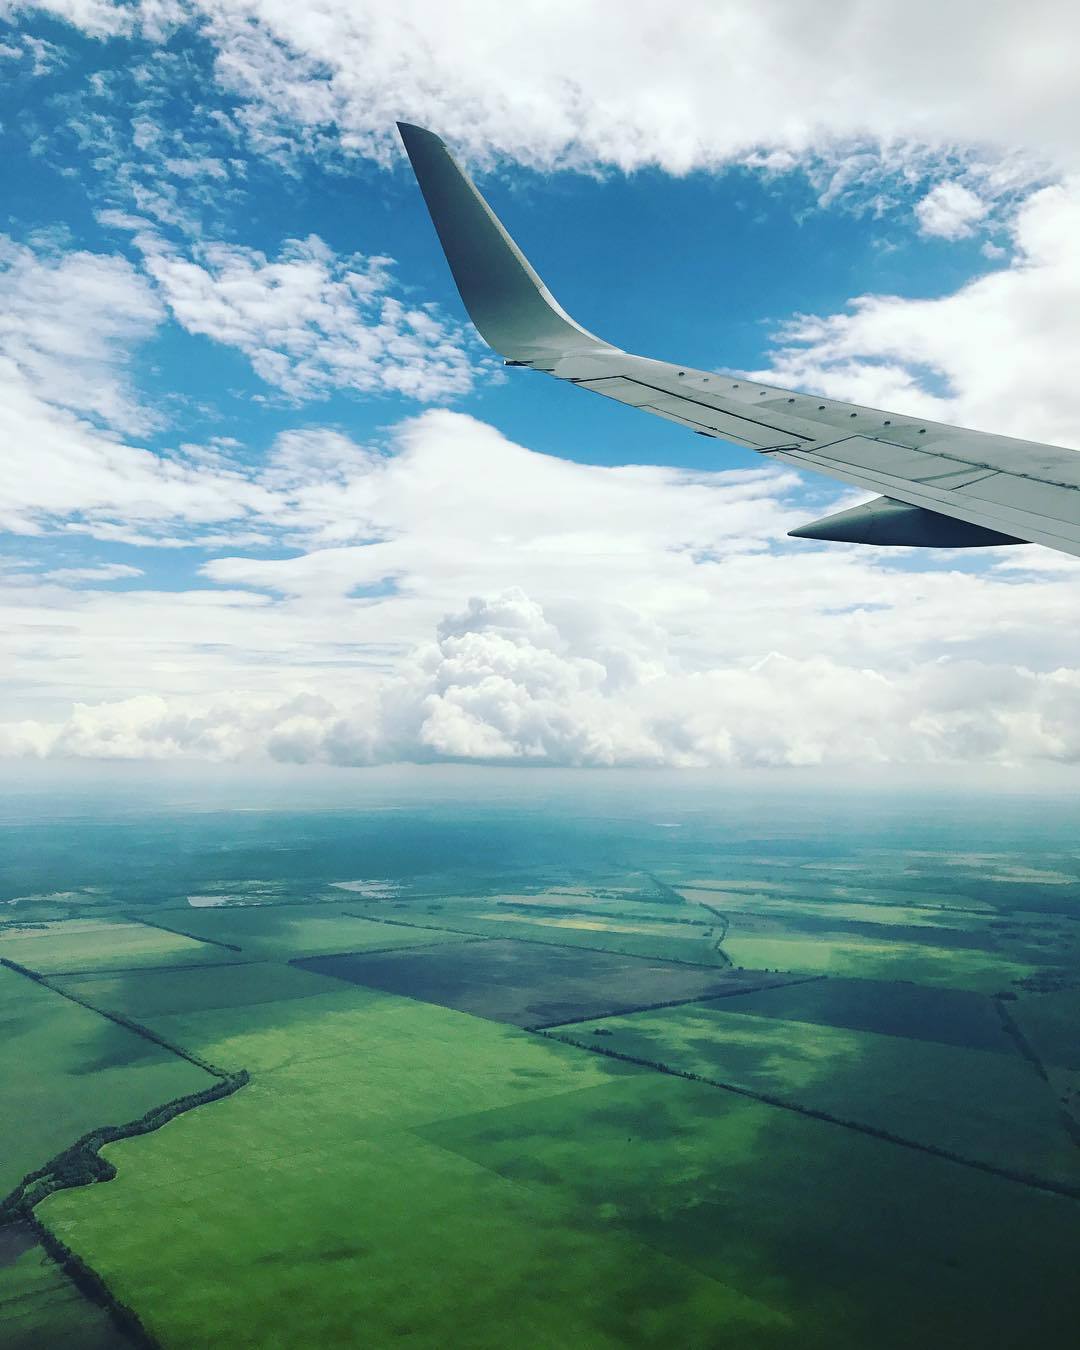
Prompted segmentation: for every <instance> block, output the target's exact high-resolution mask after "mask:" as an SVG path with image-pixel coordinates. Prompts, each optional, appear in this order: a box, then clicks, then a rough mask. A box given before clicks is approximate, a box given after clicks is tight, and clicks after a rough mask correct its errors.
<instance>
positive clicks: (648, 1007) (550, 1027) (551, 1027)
mask: <svg viewBox="0 0 1080 1350" xmlns="http://www.w3.org/2000/svg"><path fill="white" fill-rule="evenodd" d="M828 978H829V977H828V976H827V975H796V976H793V977H792V978H791V979H790V980H784V981H782V982H781V983H779V984H754V985H749V986H747V987H746V988H745V989H739V988H735V989H725V990H723V991H721V992H720V993H716V994H699V995H697V997H691V998H669V999H664V1001H663V1002H661V1003H642V1004H639V1005H638V1006H637V1007H634V1008H621V1009H620V1010H619V1011H618V1012H602V1013H593V1014H590V1015H589V1016H588V1017H566V1018H563V1020H562V1021H560V1022H538V1023H537V1024H536V1025H535V1026H531V1027H525V1028H524V1030H525V1031H557V1030H558V1029H559V1027H573V1026H579V1025H580V1024H581V1023H583V1022H603V1021H606V1019H607V1018H609V1017H633V1016H634V1014H635V1013H643V1012H658V1011H659V1010H660V1009H661V1008H681V1007H684V1006H686V1005H687V1004H689V1003H719V1002H721V1001H722V1000H723V999H725V998H738V997H739V996H740V995H741V994H760V993H761V992H762V991H763V990H766V989H787V988H788V987H789V986H790V985H793V984H812V983H814V982H815V981H817V980H827V979H828ZM574 1044H577V1042H576V1041H575V1042H574Z"/></svg>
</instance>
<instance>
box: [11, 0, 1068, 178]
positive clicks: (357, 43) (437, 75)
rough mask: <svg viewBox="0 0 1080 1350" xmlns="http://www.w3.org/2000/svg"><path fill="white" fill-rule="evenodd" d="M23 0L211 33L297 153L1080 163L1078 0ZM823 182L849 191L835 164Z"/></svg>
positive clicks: (262, 112) (225, 71) (281, 141)
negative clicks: (949, 0)
mask: <svg viewBox="0 0 1080 1350" xmlns="http://www.w3.org/2000/svg"><path fill="white" fill-rule="evenodd" d="M7 8H8V9H9V11H12V10H14V11H15V12H20V11H21V12H27V11H30V10H32V9H33V8H38V9H44V10H46V11H48V12H50V13H52V14H54V15H59V16H61V17H64V18H67V19H68V20H69V21H70V22H72V23H74V24H76V25H78V26H80V27H82V28H83V29H84V31H87V32H88V33H90V34H92V35H93V36H96V37H104V36H108V35H111V34H120V33H125V32H134V31H136V30H138V31H140V32H141V33H142V34H143V35H145V36H147V37H149V38H150V39H151V40H159V41H160V40H161V39H162V38H164V37H166V36H168V35H169V34H170V33H171V32H172V31H173V29H174V27H175V26H176V25H178V24H182V23H186V24H187V25H188V27H189V29H191V30H196V29H197V30H198V31H199V32H200V33H201V34H203V35H205V36H206V37H208V38H209V40H210V41H211V43H212V44H213V47H214V49H215V51H216V76H217V79H218V82H219V84H220V85H221V86H222V88H223V89H225V90H226V91H228V92H229V93H230V94H231V95H234V96H238V97H239V99H240V100H241V107H240V109H239V113H238V121H239V123H240V124H241V125H243V126H244V127H245V129H246V131H247V134H248V135H249V137H250V138H251V141H252V143H253V144H254V145H255V146H256V148H258V149H259V150H261V151H262V152H264V153H266V154H268V155H270V156H272V157H275V158H278V159H287V158H289V157H290V156H292V155H294V154H295V153H296V152H297V151H298V150H300V151H304V150H306V151H311V152H315V153H323V152H325V153H327V154H337V153H339V152H340V151H341V150H343V149H344V150H345V152H346V153H359V154H362V155H367V156H373V157H375V158H378V159H382V160H384V161H386V160H388V159H390V158H392V157H393V156H394V155H395V154H396V153H397V149H396V146H395V142H394V132H393V123H394V120H395V119H397V118H406V119H408V120H413V121H420V122H424V123H427V124H429V125H431V126H433V127H435V128H437V129H439V130H441V131H442V132H443V133H444V134H445V135H446V136H448V137H449V138H450V139H452V140H453V141H454V142H455V143H457V144H458V145H460V146H462V147H463V148H464V149H465V151H466V152H467V153H469V154H470V155H475V156H478V157H480V158H487V157H489V156H490V155H491V154H492V153H495V154H498V155H507V156H510V157H512V158H514V159H517V160H525V161H528V162H531V163H534V164H537V165H540V166H550V165H552V164H556V163H564V164H565V163H569V164H575V165H579V166H592V165H595V164H597V163H603V164H612V165H617V166H619V167H621V168H625V169H633V168H638V167H640V166H642V165H644V164H657V165H659V166H661V167H662V168H664V169H666V170H669V171H672V172H677V173H681V172H686V171H687V170H689V169H692V168H700V167H710V166H715V165H718V164H721V163H725V162H731V161H737V160H741V159H744V158H747V157H750V158H753V159H754V161H755V162H758V163H761V164H767V165H769V166H770V167H772V168H774V169H775V168H783V167H787V163H788V161H786V160H785V158H784V157H785V156H794V157H797V158H800V159H802V158H805V157H806V156H808V155H809V156H813V155H814V154H817V155H820V156H823V157H824V159H825V161H827V162H828V163H829V164H831V165H832V168H833V169H834V170H839V169H841V168H842V166H843V165H844V164H845V163H846V164H847V165H848V166H849V167H850V165H851V163H852V162H854V161H853V155H852V151H853V150H854V149H856V148H861V149H863V150H867V151H869V153H868V154H867V155H865V156H864V157H863V158H862V160H861V167H860V170H859V172H860V174H861V175H862V176H863V177H866V176H867V175H870V176H873V175H874V174H875V173H876V172H877V170H878V169H880V166H881V163H882V162H885V163H887V164H889V165H890V166H892V167H897V166H912V165H918V164H919V163H921V162H923V161H924V160H925V157H926V154H927V152H930V153H931V154H932V155H939V156H943V157H945V158H948V157H950V156H955V154H956V152H957V150H958V148H960V149H961V151H962V153H964V154H965V156H966V157H967V158H969V159H970V160H971V164H970V166H969V168H970V169H971V171H973V172H975V173H977V174H981V176H982V177H983V178H984V179H985V182H986V185H987V187H988V189H990V190H992V189H993V184H994V182H995V180H1000V179H1001V178H1002V176H1003V175H1004V176H1006V177H1007V176H1008V175H1009V173H1013V174H1015V173H1016V172H1018V171H1019V172H1020V173H1021V174H1022V175H1027V176H1029V175H1030V172H1031V162H1030V161H1031V157H1032V153H1033V154H1034V156H1036V157H1038V158H1040V159H1041V158H1042V157H1043V156H1045V157H1047V158H1048V159H1049V160H1050V161H1051V162H1056V163H1057V164H1059V165H1062V166H1066V167H1074V168H1075V167H1078V159H1077V154H1078V152H1077V143H1076V138H1075V136H1074V135H1073V134H1072V128H1073V127H1074V126H1075V125H1076V124H1077V122H1078V121H1080V106H1078V99H1080V92H1078V89H1077V85H1076V81H1075V78H1074V76H1075V72H1074V62H1073V59H1072V54H1073V52H1074V51H1075V48H1076V41H1077V35H1078V24H1080V20H1078V19H1077V17H1076V15H1075V14H1074V12H1073V11H1072V10H1071V9H1069V8H1067V7H1063V6H1062V5H1061V4H1060V3H1059V0H1030V3H1028V4H1027V5H1025V6H1024V7H1023V8H1022V9H1021V8H1019V7H1017V6H1016V5H1009V4H1004V3H991V4H987V5H983V6H982V7H981V8H980V10H979V16H978V23H973V22H972V19H971V14H970V12H969V10H968V9H967V8H965V7H963V6H949V5H944V6H943V5H941V4H938V3H933V2H932V0H903V2H901V0H878V3H875V4H873V5H868V4H867V3H866V0H836V3H834V4H833V5H831V6H830V8H829V13H828V16H827V19H823V18H822V16H821V14H820V13H818V12H817V11H811V10H809V9H808V8H807V7H806V6H805V5H800V4H797V3H794V0H729V3H725V4H723V5H717V4H715V3H713V0H686V2H685V3H684V4H682V5H680V7H679V9H678V11H677V12H675V13H669V12H667V11H664V10H661V9H658V8H657V7H656V5H655V4H653V3H651V0H626V3H624V4H623V5H621V6H620V10H619V21H618V22H617V23H613V22H612V21H611V15H610V13H609V12H608V11H607V10H606V9H605V8H604V7H603V6H600V5H596V4H578V5H569V4H562V5H551V4H546V5H539V4H530V3H522V4H505V3H502V0H461V2H460V3H458V4H455V5H451V6H447V5H445V4H441V3H438V0H397V3H395V4H392V5H391V4H386V3H381V0H319V3H318V4H308V5H295V4H291V3H288V2H287V0H242V2H240V3H238V2H237V0H187V3H182V2H181V0H142V3H141V4H140V3H134V4H128V3H126V0H125V3H114V4H109V3H107V0H45V3H42V4H39V5H37V6H34V5H31V4H29V3H25V4H20V5H16V6H11V5H8V6H7ZM1003 52H1004V53H1008V70H1009V78H1008V79H1007V80H1003V79H1002V78H1001V61H1002V53H1003ZM823 72H828V74H827V76H826V77H824V78H823ZM1015 151H1019V152H1020V154H1021V155H1022V156H1023V157H1024V158H1025V160H1026V161H1027V162H1026V164H1025V166H1024V167H1023V168H1021V167H1020V166H1019V164H1018V162H1017V160H1016V159H1015V156H1014V154H1013V152H1015ZM968 152H971V153H970V154H969V153H968ZM875 161H876V165H875ZM823 181H824V190H825V191H826V192H827V193H829V194H832V195H835V194H836V193H837V192H838V191H839V190H840V188H841V185H840V184H839V183H837V182H835V181H833V174H831V173H827V174H826V175H825V179H824V180H823ZM846 188H847V190H852V189H854V190H858V185H857V184H851V183H848V184H847V185H846ZM871 195H872V194H871Z"/></svg>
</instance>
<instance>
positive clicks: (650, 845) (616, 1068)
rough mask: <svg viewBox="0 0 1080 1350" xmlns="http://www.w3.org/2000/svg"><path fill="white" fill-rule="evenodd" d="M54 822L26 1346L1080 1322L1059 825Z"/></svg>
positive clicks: (846, 1337) (1077, 1070) (1010, 1338)
mask: <svg viewBox="0 0 1080 1350" xmlns="http://www.w3.org/2000/svg"><path fill="white" fill-rule="evenodd" d="M9 805H10V803H9ZM778 808H779V809H778ZM53 812H54V808H53V807H52V806H46V804H45V803H42V802H40V801H39V802H38V803H37V805H36V806H34V807H33V808H32V809H31V810H29V811H28V810H27V807H26V804H25V803H21V804H20V808H19V811H18V821H17V822H16V821H15V820H14V819H13V816H12V813H11V811H10V810H9V811H8V812H7V813H6V814H5V819H4V821H3V830H4V846H5V853H6V856H8V857H9V858H12V859H13V860H14V866H13V867H12V869H11V872H12V877H11V878H10V879H5V882H4V885H5V891H4V894H3V896H2V897H0V899H2V900H3V901H4V905H3V911H2V913H3V918H2V920H0V961H2V966H0V997H2V1000H3V1001H2V1007H3V1018H4V1028H5V1034H4V1036H3V1038H2V1039H0V1061H2V1062H0V1069H2V1074H3V1079H4V1081H5V1083H7V1084H12V1083H13V1084H14V1085H15V1090H14V1091H13V1092H10V1093H7V1094H5V1108H6V1109H8V1110H10V1112H11V1116H10V1118H9V1119H6V1120H5V1121H4V1123H3V1132H4V1138H5V1141H6V1142H7V1141H11V1143H12V1144H13V1145H14V1147H10V1146H9V1147H8V1148H6V1149H5V1155H4V1158H3V1175H2V1185H3V1188H4V1190H5V1193H6V1195H7V1198H6V1200H5V1201H4V1204H3V1209H2V1211H0V1213H2V1215H3V1219H4V1224H3V1226H2V1227H0V1253H2V1258H0V1259H2V1265H0V1324H2V1325H3V1327H4V1329H5V1333H4V1344H5V1346H13V1347H15V1346H17V1347H30V1346H32V1345H42V1344H47V1345H57V1346H72V1347H114V1346H126V1345H165V1346H184V1347H188V1346H197V1345H203V1344H205V1343H206V1340H205V1337H206V1328H207V1327H208V1326H212V1327H213V1328H214V1329H215V1336H216V1337H217V1338H219V1341H220V1343H224V1344H229V1345H298V1344H337V1343H354V1341H363V1342H368V1343H372V1344H387V1343H391V1342H394V1343H396V1342H399V1341H400V1342H402V1343H405V1344H417V1345H420V1344H424V1345H430V1344H436V1343H439V1342H440V1341H442V1340H443V1338H444V1337H446V1336H448V1335H449V1334H450V1333H449V1332H448V1330H447V1328H448V1326H450V1325H452V1326H453V1328H454V1330H453V1334H452V1337H451V1339H452V1340H453V1342H454V1343H455V1344H468V1345H491V1346H495V1345H500V1344H506V1343H507V1340H508V1339H512V1338H514V1337H523V1338H524V1339H525V1341H526V1343H528V1344H558V1345H589V1346H593V1345H595V1346H609V1345H635V1346H638V1345H640V1346H660V1345H671V1344H685V1345H698V1344H721V1343H722V1344H732V1345H747V1346H773V1345H775V1346H778V1347H779V1346H789V1345H790V1346H794V1345H802V1346H806V1345H813V1346H818V1345H820V1346H852V1347H856V1346H866V1345H868V1344H874V1345H882V1346H897V1347H899V1346H907V1345H911V1344H913V1343H915V1342H917V1341H921V1342H922V1343H929V1344H947V1343H975V1342H977V1343H979V1344H981V1345H985V1346H1010V1345H1015V1344H1018V1343H1020V1340H1021V1339H1022V1338H1025V1337H1030V1338H1031V1343H1033V1344H1040V1345H1064V1344H1066V1343H1068V1341H1069V1336H1070V1331H1071V1329H1072V1328H1074V1327H1075V1319H1076V1315H1077V1312H1078V1311H1080V1305H1078V1301H1077V1295H1076V1291H1075V1282H1074V1280H1073V1278H1072V1276H1073V1272H1074V1265H1075V1253H1076V1250H1077V1245H1078V1242H1080V1041H1078V1038H1077V1036H1076V1018H1077V1014H1078V1012H1080V853H1078V852H1077V850H1076V848H1075V840H1074V836H1073V834H1072V831H1071V819H1072V812H1071V810H1070V809H1069V808H1068V807H1067V806H1063V805H1061V804H1058V805H1057V806H1054V805H1053V804H1047V803H1045V802H1039V801H1031V800H1027V801H1025V800H1023V799H1019V800H1017V801H1016V802H1014V803H1010V804H1009V815H1010V818H1011V825H1010V828H1009V829H1008V830H1006V831H1003V830H1002V829H1001V827H1000V823H999V813H1000V812H1001V803H989V804H987V803H984V804H983V805H981V806H980V805H979V804H978V803H976V804H972V803H971V802H970V801H968V802H965V803H959V804H958V803H957V802H955V801H949V800H945V801H941V802H936V803H934V804H933V806H931V807H927V806H925V805H922V804H920V803H918V802H914V801H912V800H910V799H909V800H903V799H898V800H896V801H894V802H892V803H891V804H890V805H888V806H884V805H882V804H880V803H879V804H878V805H877V806H876V807H875V808H874V810H873V811H872V812H869V813H868V811H867V808H866V807H865V805H861V804H859V803H858V802H853V801H852V800H851V799H849V798H847V797H844V796H843V795H842V794H841V795H839V796H837V797H835V798H834V799H832V800H830V801H828V802H825V803H822V804H820V806H819V809H818V810H815V811H812V812H811V811H808V810H807V809H805V808H804V809H801V810H800V809H799V808H798V807H797V806H793V804H792V802H790V801H785V800H783V799H781V800H780V801H779V802H778V801H777V800H775V799H772V798H769V797H766V798H765V799H764V800H762V801H759V802H757V803H754V804H750V803H748V802H746V801H739V800H736V799H734V798H733V797H731V796H730V794H725V793H723V792H721V793H719V794H716V793H713V794H709V793H705V792H702V791H701V790H697V791H696V792H692V793H690V794H689V795H688V794H687V793H681V794H680V793H676V794H674V797H673V798H672V799H669V801H668V805H667V819H664V820H657V819H653V818H652V817H653V816H654V815H655V812H648V811H645V812H644V814H643V813H642V808H641V806H640V804H639V803H637V802H636V801H635V799H634V796H633V794H630V795H628V796H626V797H625V799H619V797H618V795H617V794H616V796H615V797H614V798H612V797H611V796H610V795H608V796H606V797H605V798H604V799H603V800H601V801H599V802H594V803H592V804H591V806H589V805H588V804H587V803H586V805H585V806H584V807H582V806H581V805H580V804H579V807H578V809H577V810H575V811H573V812H569V811H567V810H566V809H565V808H561V807H559V806H552V805H550V804H547V803H546V802H545V801H544V800H543V799H542V798H541V799H538V800H536V801H533V802H531V803H521V802H512V803H505V802H504V803H503V804H501V805H500V804H498V803H495V802H492V803H490V804H484V803H474V804H472V805H471V806H468V807H464V806H458V805H455V804H453V803H452V802H448V801H443V802H436V803H418V802H417V801H416V800H415V799H409V798H408V796H407V795H406V796H405V797H403V798H401V799H399V800H397V801H395V802H392V803H388V804H387V806H386V807H385V808H377V809H372V808H371V807H370V806H358V807H357V808H355V809H338V810H333V811H327V810H320V809H310V810H292V811H283V810H280V809H269V808H265V809H256V810H248V811H213V812H205V811H200V810H198V809H197V808H196V807H195V806H194V805H193V804H190V803H189V804H186V805H182V806H180V805H175V804H174V805H171V806H169V807H166V805H165V803H164V802H163V803H161V804H160V805H159V806H157V807H151V806H149V805H145V806H143V807H142V808H134V807H132V806H130V805H129V806H128V807H126V808H125V809H123V810H120V809H118V808H117V809H116V810H115V812H114V814H112V815H108V814H105V815H103V814H102V812H101V809H100V807H97V806H92V805H90V804H88V803H87V802H85V801H81V802H80V801H79V800H76V799H72V800H70V801H69V802H68V812H67V814H65V815H64V816H63V818H57V817H56V816H55V815H54V814H53ZM28 817H29V824H28ZM830 819H831V820H832V825H831V826H830V827H829V828H828V829H827V830H823V829H822V826H823V822H824V821H827V820H830ZM914 834H917V835H918V836H919V840H920V842H919V847H917V848H915V847H910V846H908V845H906V844H905V839H909V838H910V837H911V836H912V835H914ZM961 835H962V836H963V838H964V839H965V840H966V841H967V843H966V845H965V847H964V849H963V850H962V851H961V850H959V849H958V848H957V847H956V839H957V837H958V836H961ZM50 843H51V845H52V847H49V845H50ZM413 850H416V851H417V854H414V860H413V861H410V853H412V851H413ZM416 856H420V857H423V858H425V859H427V860H428V862H427V863H426V864H424V865H418V864H417V862H416V861H415V857H416ZM76 858H78V859H80V860H81V861H79V862H78V863H76V862H75V861H74V860H75V859H76ZM45 859H48V861H45ZM27 1038H28V1039H27ZM1018 1232H1020V1233H1022V1234H1023V1241H1022V1242H1021V1243H1019V1244H1018V1243H1017V1242H1016V1240H1015V1236H1016V1234H1017V1233H1018ZM361 1329H362V1334H361ZM965 1338H967V1340H966V1341H965Z"/></svg>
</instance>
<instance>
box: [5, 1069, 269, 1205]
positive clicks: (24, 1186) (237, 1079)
mask: <svg viewBox="0 0 1080 1350" xmlns="http://www.w3.org/2000/svg"><path fill="white" fill-rule="evenodd" d="M219 1072H220V1071H219ZM249 1081H250V1075H249V1073H248V1071H247V1070H246V1069H241V1070H240V1072H239V1073H232V1074H225V1075H223V1076H221V1077H219V1078H218V1081H217V1082H216V1083H214V1084H213V1085H212V1086H211V1087H208V1088H204V1089H203V1090H202V1091H201V1092H191V1093H189V1094H188V1095H187V1096H186V1097H175V1098H174V1099H173V1100H172V1101H171V1102H165V1103H164V1104H163V1105H162V1106H155V1107H152V1108H151V1109H150V1110H149V1111H147V1112H146V1114H145V1115H142V1116H140V1117H139V1118H138V1120H130V1121H128V1123H127V1124H126V1125H101V1126H99V1127H98V1128H97V1129H95V1130H90V1131H88V1132H87V1133H86V1134H84V1135H83V1136H82V1138H81V1139H77V1140H76V1141H75V1143H74V1144H72V1145H71V1146H70V1147H69V1148H66V1149H64V1150H63V1152H62V1153H58V1154H57V1155H56V1157H55V1158H53V1159H52V1160H51V1161H50V1162H47V1163H46V1164H45V1166H44V1167H39V1168H38V1169H37V1171H35V1172H30V1173H28V1174H27V1175H26V1176H25V1177H23V1179H22V1181H21V1182H20V1183H19V1184H18V1186H16V1187H15V1189H14V1190H13V1191H12V1192H11V1194H10V1195H8V1196H6V1197H5V1199H4V1200H3V1201H0V1225H3V1224H5V1223H13V1222H15V1221H16V1220H19V1219H29V1218H30V1217H31V1211H32V1210H33V1208H34V1206H35V1205H37V1204H38V1203H39V1202H40V1201H42V1200H44V1199H45V1197H46V1196H47V1195H51V1194H52V1193H53V1192H54V1191H62V1190H66V1189H68V1188H69V1187H72V1186H86V1185H89V1184H90V1183H91V1182H95V1181H111V1180H112V1178H113V1177H114V1176H116V1168H115V1167H114V1166H113V1165H112V1163H111V1162H109V1160H108V1159H107V1158H103V1157H102V1156H101V1154H100V1152H99V1150H100V1149H101V1148H102V1146H103V1145H104V1144H113V1143H115V1142H116V1141H117V1140H119V1139H130V1138H131V1137H132V1136H134V1135H138V1134H149V1133H150V1132H151V1130H158V1129H160V1128H161V1126H162V1125H165V1124H167V1123H168V1122H169V1121H170V1120H172V1119H174V1118H175V1117H176V1116H179V1115H181V1114H182V1113H183V1112H185V1111H190V1110H192V1109H193V1108H194V1107H196V1106H204V1105H206V1103H208V1102H216V1101H220V1100H221V1098H223V1097H228V1096H231V1095H232V1093H234V1092H236V1091H237V1089H239V1088H242V1087H243V1086H244V1084H245V1083H248V1082H249Z"/></svg>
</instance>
